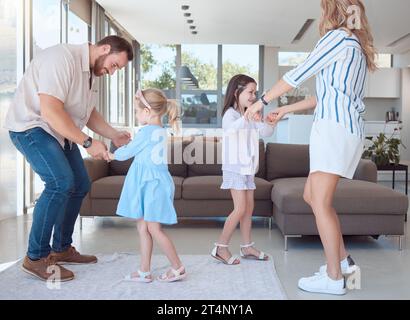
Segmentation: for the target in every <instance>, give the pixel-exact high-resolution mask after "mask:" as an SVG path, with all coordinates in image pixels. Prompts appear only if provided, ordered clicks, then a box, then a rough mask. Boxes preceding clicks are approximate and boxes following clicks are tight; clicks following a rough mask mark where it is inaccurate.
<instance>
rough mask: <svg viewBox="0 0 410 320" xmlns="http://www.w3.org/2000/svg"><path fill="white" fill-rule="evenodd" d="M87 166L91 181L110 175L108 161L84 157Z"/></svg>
mask: <svg viewBox="0 0 410 320" xmlns="http://www.w3.org/2000/svg"><path fill="white" fill-rule="evenodd" d="M84 164H85V168H86V169H87V172H88V176H89V177H90V180H91V183H92V182H94V181H96V180H98V179H101V178H104V177H107V176H108V169H109V166H108V162H107V161H105V160H96V159H93V158H85V159H84Z"/></svg>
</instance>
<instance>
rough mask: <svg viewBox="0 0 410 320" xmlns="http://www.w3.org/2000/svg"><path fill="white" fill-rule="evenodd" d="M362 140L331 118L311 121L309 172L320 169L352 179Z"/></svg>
mask: <svg viewBox="0 0 410 320" xmlns="http://www.w3.org/2000/svg"><path fill="white" fill-rule="evenodd" d="M363 148H364V142H363V140H362V139H360V138H359V137H358V136H356V135H353V134H351V133H350V132H349V131H348V129H346V128H345V127H344V126H342V125H340V124H338V123H336V122H334V121H331V120H323V119H321V120H318V121H315V122H314V123H313V126H312V131H311V134H310V146H309V153H310V173H313V172H317V171H321V172H326V173H332V174H336V175H339V176H341V177H344V178H348V179H352V178H353V176H354V173H355V171H356V168H357V165H358V164H359V161H360V159H361V157H362V154H363V151H364V150H363Z"/></svg>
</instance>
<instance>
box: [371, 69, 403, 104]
mask: <svg viewBox="0 0 410 320" xmlns="http://www.w3.org/2000/svg"><path fill="white" fill-rule="evenodd" d="M400 96H401V69H398V68H382V69H378V70H377V71H376V72H374V73H369V74H368V78H367V82H366V88H365V97H366V98H400Z"/></svg>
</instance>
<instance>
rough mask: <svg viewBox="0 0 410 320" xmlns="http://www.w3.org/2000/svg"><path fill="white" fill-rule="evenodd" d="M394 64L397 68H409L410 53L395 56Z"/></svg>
mask: <svg viewBox="0 0 410 320" xmlns="http://www.w3.org/2000/svg"><path fill="white" fill-rule="evenodd" d="M393 64H394V67H396V68H407V67H409V66H410V51H408V52H407V53H404V54H397V55H394V56H393Z"/></svg>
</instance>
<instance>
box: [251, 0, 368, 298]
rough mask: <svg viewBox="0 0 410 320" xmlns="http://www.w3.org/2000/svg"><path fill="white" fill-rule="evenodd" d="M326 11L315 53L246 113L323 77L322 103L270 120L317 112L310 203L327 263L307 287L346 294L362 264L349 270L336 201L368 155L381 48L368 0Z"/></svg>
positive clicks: (331, 2)
mask: <svg viewBox="0 0 410 320" xmlns="http://www.w3.org/2000/svg"><path fill="white" fill-rule="evenodd" d="M321 7H322V17H321V21H320V34H321V36H322V38H321V39H320V41H319V42H318V44H317V45H316V47H315V49H314V50H313V52H312V53H311V54H310V56H309V57H308V58H307V59H306V61H305V62H304V63H302V64H301V65H300V66H298V67H297V68H295V69H294V70H292V71H290V72H288V73H287V74H285V76H284V77H283V79H282V80H280V81H279V82H278V83H277V84H276V85H274V86H273V88H272V89H271V90H270V91H269V92H267V93H266V95H264V96H262V98H261V99H260V101H258V102H256V103H255V104H253V105H252V106H251V107H250V108H249V109H248V110H247V112H246V115H245V116H246V117H247V118H248V119H251V118H253V117H254V115H256V114H257V112H259V111H260V110H261V109H262V108H263V106H264V105H267V104H268V103H269V102H270V101H272V100H274V99H277V98H278V97H280V96H281V95H283V94H284V93H286V92H288V91H290V90H291V89H293V88H294V87H298V86H300V85H301V84H302V83H303V82H304V81H306V80H307V79H309V78H310V77H311V76H313V75H316V76H317V77H316V87H317V89H316V90H317V92H316V98H311V99H307V100H305V101H302V102H300V103H297V104H295V105H292V106H287V107H283V108H280V109H278V110H276V111H274V112H273V113H271V114H270V119H271V120H272V121H273V122H277V121H279V120H280V119H281V118H282V117H283V116H284V115H285V114H287V113H290V112H295V111H299V110H306V109H310V108H315V107H316V110H315V115H314V124H313V127H312V132H311V137H310V174H309V177H308V179H307V182H306V185H305V190H304V199H305V201H306V202H307V203H308V204H309V205H310V206H311V207H312V210H313V212H314V215H315V218H316V224H317V228H318V231H319V234H320V238H321V241H322V243H323V247H324V251H325V256H326V260H327V265H325V266H322V267H321V268H320V270H319V272H318V273H316V274H315V275H314V276H312V277H309V278H302V279H300V280H299V288H301V289H302V290H305V291H309V292H318V293H328V294H345V293H346V288H345V284H344V282H345V281H344V277H343V275H344V274H348V273H350V272H352V271H353V270H354V267H351V266H349V260H350V262H352V260H351V259H348V258H349V257H348V254H347V252H346V249H345V247H344V244H343V238H342V234H341V230H340V224H339V219H338V217H337V214H336V211H335V209H334V208H333V206H332V203H333V197H334V194H335V191H336V186H337V184H338V181H339V179H340V178H341V177H345V178H349V179H351V178H352V177H353V175H354V172H355V170H356V168H357V165H358V163H359V160H360V158H361V155H362V152H363V136H364V122H363V118H362V115H363V113H364V111H365V106H364V103H363V96H364V83H365V79H366V74H367V70H370V71H374V70H375V69H376V65H375V49H374V46H373V37H372V35H371V32H370V27H369V23H368V20H367V17H366V14H365V8H364V5H363V3H362V1H361V0H321ZM352 9H353V12H354V13H356V14H358V17H356V19H352V17H351V16H350V14H349V12H352ZM352 22H354V23H355V25H352ZM350 264H351V263H350Z"/></svg>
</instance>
